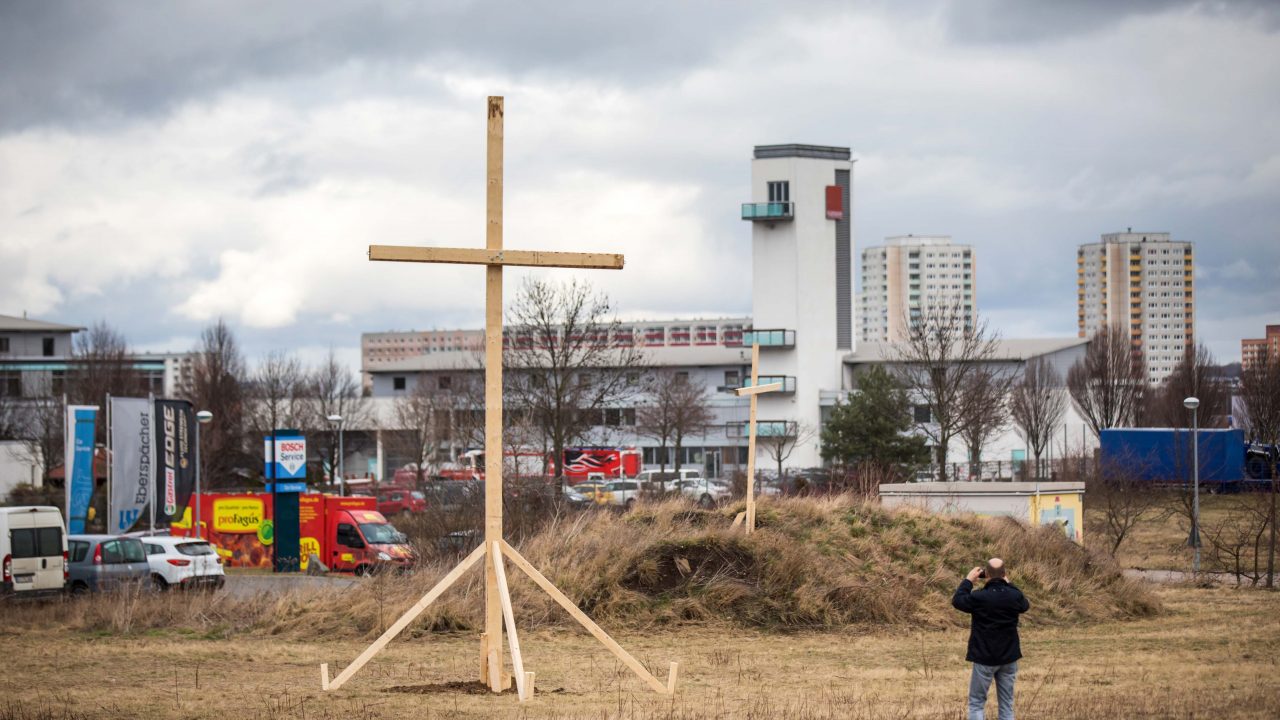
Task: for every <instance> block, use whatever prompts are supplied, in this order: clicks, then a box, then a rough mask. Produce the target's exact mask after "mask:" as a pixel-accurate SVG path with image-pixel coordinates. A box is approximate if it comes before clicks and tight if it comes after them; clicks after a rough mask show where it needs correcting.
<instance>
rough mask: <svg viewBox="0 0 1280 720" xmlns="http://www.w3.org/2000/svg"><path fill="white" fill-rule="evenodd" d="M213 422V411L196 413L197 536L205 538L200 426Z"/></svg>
mask: <svg viewBox="0 0 1280 720" xmlns="http://www.w3.org/2000/svg"><path fill="white" fill-rule="evenodd" d="M211 422H213V413H211V412H209V411H208V410H201V411H200V412H198V413H196V537H198V538H200V539H201V540H203V539H204V530H203V528H201V526H200V519H201V518H200V476H201V475H203V474H204V471H203V467H204V458H203V457H202V456H201V453H200V426H201V425H208V424H209V423H211Z"/></svg>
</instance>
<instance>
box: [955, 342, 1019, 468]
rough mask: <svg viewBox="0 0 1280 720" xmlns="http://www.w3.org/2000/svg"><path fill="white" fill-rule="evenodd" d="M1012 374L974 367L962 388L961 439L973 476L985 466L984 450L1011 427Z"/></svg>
mask: <svg viewBox="0 0 1280 720" xmlns="http://www.w3.org/2000/svg"><path fill="white" fill-rule="evenodd" d="M1012 383H1013V375H1012V374H1011V373H1007V372H1003V371H1001V370H999V369H996V368H994V367H992V366H990V365H985V366H980V367H977V368H974V371H973V372H972V373H969V376H968V378H967V379H966V380H965V383H964V387H963V394H962V400H961V406H962V408H963V411H962V413H961V417H960V438H961V439H962V440H964V444H965V447H966V448H968V450H969V463H970V473H971V474H977V473H978V472H980V469H981V467H982V448H983V447H984V446H985V445H986V444H987V442H988V441H989V440H990V439H991V436H992V435H995V434H996V433H998V432H1000V430H1001V429H1002V428H1004V427H1005V426H1006V425H1008V424H1009V388H1010V386H1011V385H1012Z"/></svg>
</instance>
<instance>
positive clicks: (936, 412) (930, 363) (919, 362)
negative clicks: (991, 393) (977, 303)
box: [895, 304, 999, 482]
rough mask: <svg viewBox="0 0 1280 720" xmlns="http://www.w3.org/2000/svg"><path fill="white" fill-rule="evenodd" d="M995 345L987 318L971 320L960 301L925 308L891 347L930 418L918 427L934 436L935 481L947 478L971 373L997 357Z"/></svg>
mask: <svg viewBox="0 0 1280 720" xmlns="http://www.w3.org/2000/svg"><path fill="white" fill-rule="evenodd" d="M998 347H999V343H998V341H997V340H996V339H995V338H994V337H993V336H991V335H989V334H988V332H987V328H986V323H985V322H978V323H977V324H974V325H970V324H969V323H968V321H967V313H966V312H965V311H964V310H962V309H961V307H960V306H959V305H958V304H953V305H934V306H930V307H928V308H926V309H925V311H924V312H923V313H922V314H921V316H920V317H918V318H915V319H913V320H912V322H911V326H910V328H909V330H908V333H907V337H906V339H905V340H904V341H902V342H900V343H898V344H897V345H896V347H895V356H896V357H895V360H896V361H897V373H898V377H899V379H900V380H901V382H902V385H903V386H904V387H905V388H906V389H907V391H908V393H909V394H910V396H911V397H912V399H913V400H915V401H916V402H922V403H924V405H925V406H926V407H928V409H929V422H923V423H917V428H918V429H919V430H920V432H922V433H924V434H925V435H926V436H927V437H928V438H929V439H930V440H932V441H933V449H934V459H935V462H937V464H938V480H939V481H942V482H945V481H946V479H947V451H948V449H949V448H950V445H951V441H952V439H953V438H955V437H956V435H958V434H960V432H961V430H962V429H963V427H964V420H965V417H966V413H967V412H968V408H967V401H968V400H969V398H970V397H971V396H970V393H969V391H968V390H969V388H970V386H971V385H973V382H974V381H973V378H974V376H975V375H977V374H978V373H981V372H983V371H984V369H985V366H986V365H987V364H989V363H990V362H991V361H992V360H993V359H995V356H996V351H997V349H998Z"/></svg>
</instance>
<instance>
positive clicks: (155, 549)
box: [142, 543, 164, 555]
mask: <svg viewBox="0 0 1280 720" xmlns="http://www.w3.org/2000/svg"><path fill="white" fill-rule="evenodd" d="M142 549H144V550H146V551H147V554H148V555H163V554H164V548H162V547H160V546H159V545H156V544H155V543H142Z"/></svg>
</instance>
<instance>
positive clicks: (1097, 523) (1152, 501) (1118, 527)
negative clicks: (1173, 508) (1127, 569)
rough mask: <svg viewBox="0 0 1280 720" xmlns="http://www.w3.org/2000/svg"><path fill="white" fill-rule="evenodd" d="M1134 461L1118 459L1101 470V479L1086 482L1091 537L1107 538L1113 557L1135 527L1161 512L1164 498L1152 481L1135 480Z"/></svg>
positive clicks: (1136, 478)
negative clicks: (1152, 485)
mask: <svg viewBox="0 0 1280 720" xmlns="http://www.w3.org/2000/svg"><path fill="white" fill-rule="evenodd" d="M1132 460H1133V459H1132V458H1126V459H1120V460H1115V459H1113V462H1109V463H1107V464H1106V465H1104V466H1103V467H1102V468H1100V471H1099V473H1098V477H1096V478H1092V479H1090V480H1089V481H1087V483H1086V490H1087V493H1086V495H1085V502H1087V503H1088V504H1089V508H1090V511H1089V512H1088V513H1086V515H1087V517H1088V518H1089V521H1090V524H1091V525H1092V528H1091V529H1090V531H1089V532H1090V534H1091V535H1101V536H1102V537H1104V538H1106V541H1107V544H1108V547H1109V552H1110V553H1111V556H1112V557H1115V555H1116V553H1117V552H1118V551H1119V550H1120V546H1121V545H1122V544H1123V543H1124V541H1125V540H1127V539H1128V538H1129V537H1130V536H1131V534H1132V532H1133V529H1134V528H1135V527H1137V526H1138V525H1139V524H1141V523H1143V522H1147V521H1149V520H1152V519H1154V518H1155V517H1156V516H1157V515H1159V514H1160V513H1161V508H1162V505H1163V504H1164V496H1163V495H1161V494H1160V493H1158V492H1156V491H1155V489H1154V488H1152V487H1151V483H1150V482H1146V481H1143V480H1141V479H1139V478H1138V477H1136V476H1135V475H1134V474H1133V472H1132V469H1133V467H1134V464H1133V462H1132Z"/></svg>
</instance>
